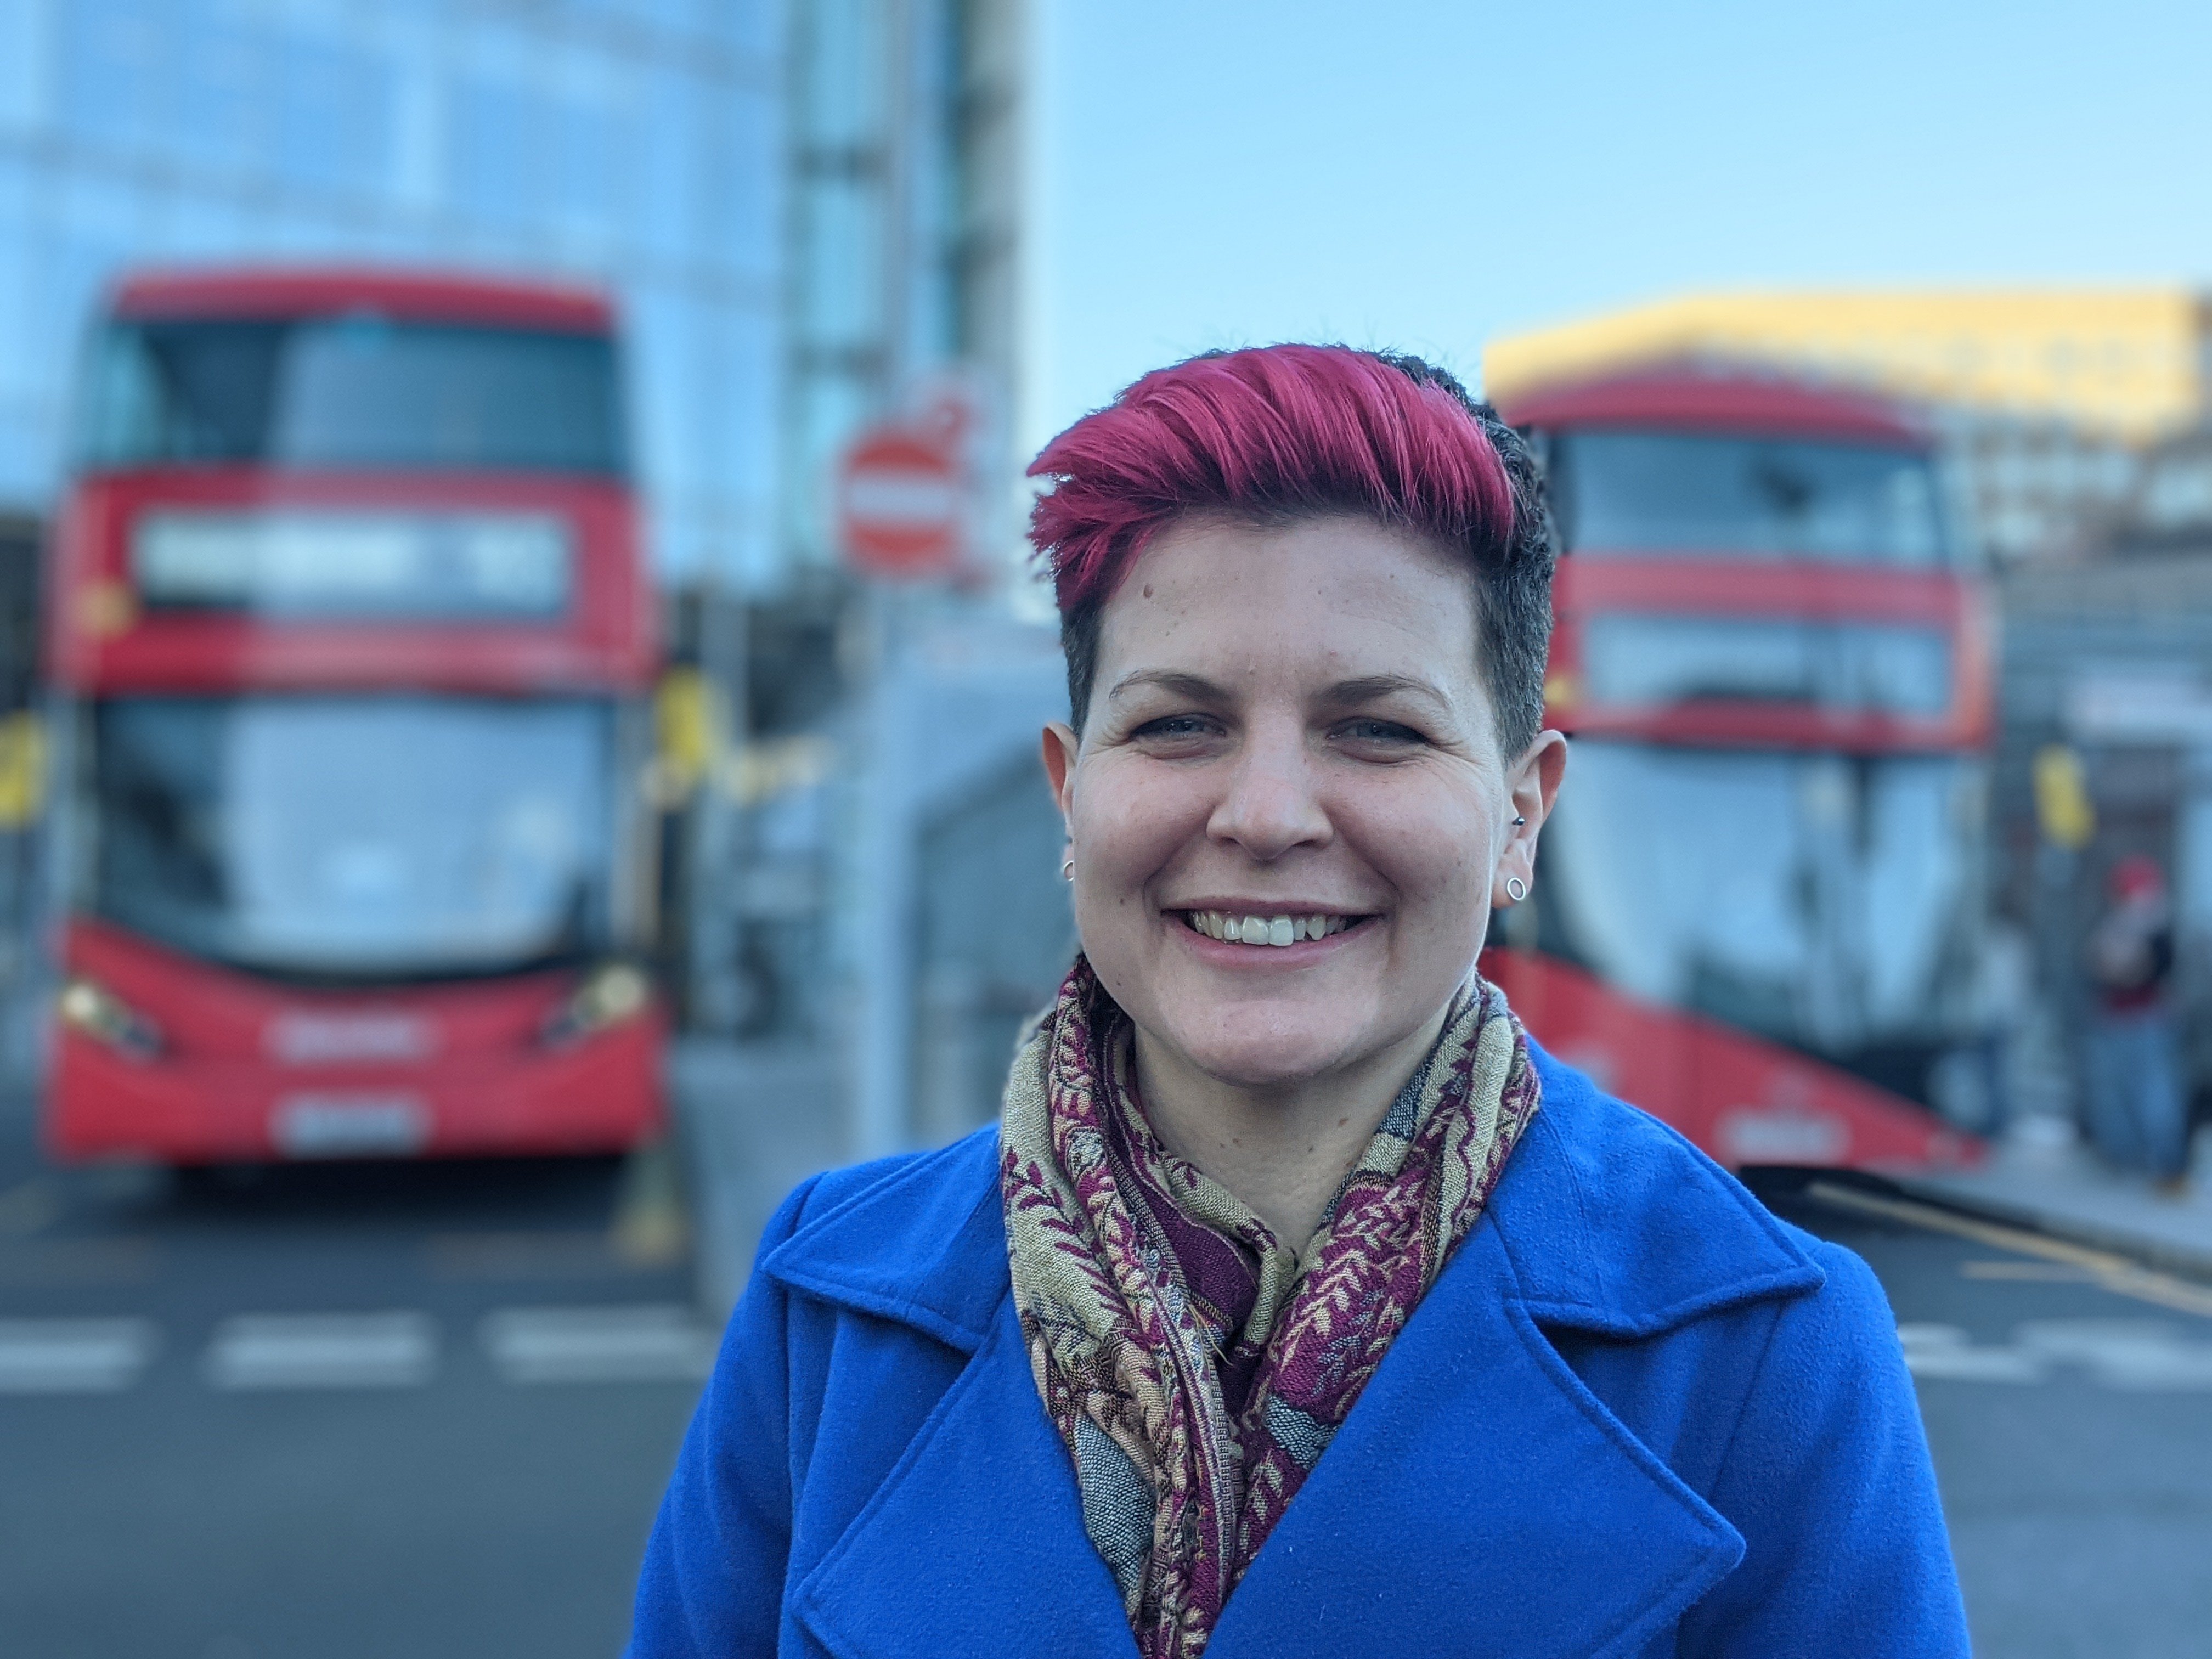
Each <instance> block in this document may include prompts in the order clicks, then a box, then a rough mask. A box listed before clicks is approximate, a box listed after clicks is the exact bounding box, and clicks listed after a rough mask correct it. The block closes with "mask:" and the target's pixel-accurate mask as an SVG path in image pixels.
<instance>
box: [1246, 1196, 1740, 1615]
mask: <svg viewBox="0 0 2212 1659" xmlns="http://www.w3.org/2000/svg"><path fill="white" fill-rule="evenodd" d="M1742 1555H1743V1540H1742V1538H1741V1536H1740V1535H1739V1534H1737V1533H1736V1531H1735V1528H1732V1527H1730V1526H1729V1524H1728V1522H1726V1521H1724V1520H1723V1519H1722V1518H1721V1516H1719V1515H1718V1514H1717V1512H1715V1510H1713V1509H1712V1508H1711V1505H1710V1504H1706V1503H1705V1502H1704V1501H1703V1500H1702V1499H1701V1498H1699V1497H1698V1496H1697V1494H1696V1493H1694V1492H1692V1491H1691V1490H1690V1489H1689V1488H1688V1487H1687V1486H1684V1485H1683V1484H1682V1482H1681V1481H1680V1480H1678V1479H1677V1478H1676V1477H1675V1476H1674V1474H1672V1473H1671V1472H1670V1471H1669V1470H1668V1468H1666V1467H1665V1465H1663V1464H1662V1463H1661V1462H1659V1460H1658V1459H1657V1458H1656V1457H1655V1456H1654V1455H1652V1454H1651V1453H1650V1451H1649V1450H1648V1449H1645V1448H1644V1446H1643V1445H1642V1444H1640V1443H1638V1441H1637V1440H1636V1439H1635V1438H1634V1437H1632V1436H1631V1435H1630V1434H1629V1433H1628V1431H1626V1429H1624V1428H1623V1427H1622V1426H1621V1425H1620V1422H1619V1421H1618V1420H1617V1419H1614V1418H1613V1415H1612V1414H1611V1413H1609V1412H1607V1410H1606V1409H1605V1408H1604V1407H1602V1406H1601V1405H1600V1404H1599V1403H1598V1401H1596V1400H1595V1398H1594V1397H1592V1395H1590V1394H1589V1391H1588V1390H1587V1389H1584V1388H1583V1385H1582V1384H1581V1383H1580V1382H1578V1381H1577V1379H1576V1377H1575V1376H1574V1374H1573V1373H1572V1372H1571V1371H1570V1370H1568V1369H1567V1367H1566V1366H1565V1364H1564V1363H1562V1362H1561V1361H1560V1359H1559V1357H1558V1355H1557V1354H1556V1353H1554V1352H1553V1350H1552V1348H1551V1346H1550V1345H1549V1344H1548V1343H1547V1342H1546V1341H1545V1340H1544V1338H1543V1336H1542V1334H1541V1333H1540V1332H1539V1331H1538V1330H1537V1328H1536V1327H1535V1325H1534V1323H1533V1322H1531V1321H1530V1319H1529V1317H1528V1313H1527V1312H1526V1310H1524V1309H1523V1308H1522V1306H1521V1305H1520V1303H1519V1300H1518V1297H1517V1296H1516V1286H1515V1285H1514V1282H1513V1274H1512V1269H1511V1266H1510V1262H1509V1261H1508V1260H1507V1258H1506V1256H1505V1255H1504V1249H1503V1248H1502V1246H1501V1244H1500V1243H1499V1239H1498V1232H1497V1230H1496V1229H1495V1228H1493V1227H1490V1226H1486V1225H1485V1226H1478V1227H1477V1228H1476V1230H1475V1231H1474V1233H1472V1234H1471V1235H1469V1237H1468V1239H1467V1241H1466V1243H1464V1244H1462V1246H1461V1248H1460V1250H1459V1253H1458V1255H1457V1256H1456V1257H1455V1260H1454V1261H1453V1262H1452V1264H1451V1266H1450V1267H1449V1268H1447V1269H1446V1271H1445V1272H1444V1273H1443V1276H1442V1277H1441V1278H1440V1279H1438V1280H1437V1284H1436V1285H1435V1286H1434V1287H1433V1288H1432V1289H1431V1291H1430V1293H1429V1295H1428V1296H1427V1297H1425V1299H1424V1300H1423V1302H1422V1304H1421V1305H1420V1306H1419V1308H1418V1309H1416V1310H1415V1311H1414V1313H1413V1317H1412V1319H1411V1320H1409V1321H1408V1322H1407V1326H1406V1328H1405V1329H1404V1330H1403V1331H1402V1332H1401V1333H1400V1334H1399V1336H1398V1338H1397V1340H1396V1341H1395V1342H1394V1343H1393V1344H1392V1345H1391V1347H1390V1351H1389V1353H1388V1354H1386V1355H1385V1356H1384V1358H1383V1363H1382V1364H1381V1365H1380V1366H1379V1367H1378V1368H1377V1369H1376V1374H1375V1376H1374V1379H1373V1381H1371V1382H1370V1383H1369V1384H1368V1386H1367V1389H1366V1391H1365V1392H1364V1394H1363V1395H1361V1396H1360V1398H1359V1401H1358V1404H1357V1405H1355V1406H1354V1407H1352V1413H1351V1415H1350V1416H1349V1417H1347V1418H1346V1419H1345V1424H1344V1426H1343V1428H1342V1429H1341V1430H1340V1431H1339V1432H1338V1434H1337V1437H1336V1438H1335V1440H1334V1442H1333V1443H1331V1445H1330V1446H1329V1449H1328V1453H1327V1455H1324V1456H1323V1457H1322V1460H1321V1461H1320V1462H1319V1463H1317V1464H1316V1466H1315V1468H1314V1472H1313V1474H1312V1476H1311V1477H1310V1479H1309V1480H1307V1481H1306V1484H1305V1485H1304V1487H1303V1488H1302V1489H1301V1490H1300V1491H1299V1492H1298V1495H1297V1498H1295V1499H1294V1500H1293V1501H1292V1502H1291V1505H1290V1507H1289V1508H1288V1509H1286V1510H1285V1511H1284V1512H1283V1518H1282V1520H1281V1521H1280V1522H1279V1523H1278V1524H1277V1526H1276V1528H1275V1530H1274V1532H1273V1534H1272V1535H1271V1536H1270V1537H1269V1538H1268V1540H1267V1543H1266V1545H1265V1546H1263V1547H1261V1551H1260V1553H1259V1555H1258V1557H1257V1558H1256V1559H1255V1560H1254V1561H1253V1564H1252V1566H1251V1569H1250V1571H1249V1572H1248V1573H1247V1574H1246V1575H1245V1577H1244V1580H1243V1583H1241V1584H1240V1585H1239V1586H1238V1587H1237V1591H1236V1594H1235V1595H1232V1596H1231V1598H1230V1601H1229V1605H1228V1607H1227V1608H1226V1609H1225V1611H1224V1613H1223V1614H1222V1619H1221V1622H1220V1624H1219V1626H1218V1627H1217V1628H1216V1630H1215V1632H1214V1638H1213V1641H1212V1644H1211V1645H1210V1646H1209V1647H1208V1649H1207V1655H1208V1659H1299V1656H1304V1655H1314V1656H1322V1655H1328V1656H1341V1655H1345V1654H1352V1653H1365V1654H1406V1655H1410V1654H1418V1653H1432V1652H1447V1651H1448V1652H1453V1653H1495V1654H1500V1655H1507V1654H1510V1655H1512V1656H1514V1659H1553V1656H1558V1659H1569V1656H1572V1659H1601V1656H1611V1655H1625V1654H1632V1653H1634V1652H1636V1651H1638V1650H1639V1649H1640V1648H1641V1647H1642V1646H1643V1645H1644V1644H1645V1643H1646V1642H1647V1641H1648V1640H1650V1638H1651V1637H1652V1635H1653V1634H1655V1633H1656V1632H1659V1631H1661V1630H1662V1629H1664V1628H1665V1627H1666V1626H1668V1625H1669V1624H1670V1623H1672V1622H1673V1621H1674V1620H1675V1619H1677V1618H1679V1617H1680V1614H1681V1613H1682V1612H1683V1611H1684V1609H1686V1607H1689V1605H1690V1604H1691V1603H1692V1602H1693V1601H1696V1600H1697V1599H1698V1597H1699V1596H1700V1595H1704V1594H1705V1591H1706V1590H1708V1589H1711V1587H1712V1586H1713V1585H1714V1584H1715V1583H1717V1582H1718V1581H1719V1580H1720V1578H1721V1577H1723V1575H1724V1574H1726V1573H1727V1572H1728V1571H1729V1570H1730V1569H1731V1568H1733V1567H1734V1566H1735V1564H1736V1563H1737V1561H1739V1560H1740V1559H1741V1558H1742Z"/></svg>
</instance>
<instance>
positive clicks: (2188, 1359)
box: [1897, 1319, 2212, 1394]
mask: <svg viewBox="0 0 2212 1659" xmlns="http://www.w3.org/2000/svg"><path fill="white" fill-rule="evenodd" d="M1897 1336H1898V1340H1899V1342H1900V1343H1901V1344H1902V1345H1903V1346H1904V1348H1905V1366H1906V1368H1907V1369H1908V1370H1911V1373H1912V1374H1913V1376H1916V1377H1920V1378H1922V1379H1923V1380H1927V1381H1933V1382H1943V1383H2043V1382H2047V1381H2049V1380H2050V1379H2051V1377H2052V1376H2055V1375H2057V1373H2059V1372H2060V1371H2062V1370H2071V1371H2075V1372H2077V1373H2079V1374H2082V1375H2086V1376H2087V1377H2088V1378H2089V1379H2090V1380H2091V1381H2093V1382H2096V1383H2102V1384H2103V1385H2104V1386H2105V1387H2106V1388H2108V1389H2124V1390H2128V1391H2130V1392H2133V1393H2138V1394H2176V1393H2200V1392H2203V1391H2206V1390H2212V1342H2208V1341H2203V1340H2199V1339H2197V1338H2193V1337H2190V1336H2187V1335H2185V1334H2183V1333H2182V1332H2181V1331H2180V1330H2179V1329H2178V1328H2176V1327H2175V1326H2173V1325H2172V1324H2170V1323H2168V1322H2166V1321H2164V1320H2158V1319H2035V1320H2029V1321H2027V1322H2025V1323H2023V1324H2021V1325H2019V1326H2016V1327H2015V1328H2014V1330H2013V1334H2012V1340H2011V1341H2009V1342H2006V1343H1997V1344H1989V1345H1983V1344H1978V1343H1976V1342H1974V1341H1973V1340H1972V1339H1971V1338H1970V1337H1968V1335H1967V1334H1966V1332H1965V1331H1964V1330H1962V1329H1960V1328H1959V1327H1958V1326H1956V1325H1936V1324H1923V1323H1918V1322H1909V1323H1905V1324H1901V1325H1899V1327H1898V1328H1897Z"/></svg>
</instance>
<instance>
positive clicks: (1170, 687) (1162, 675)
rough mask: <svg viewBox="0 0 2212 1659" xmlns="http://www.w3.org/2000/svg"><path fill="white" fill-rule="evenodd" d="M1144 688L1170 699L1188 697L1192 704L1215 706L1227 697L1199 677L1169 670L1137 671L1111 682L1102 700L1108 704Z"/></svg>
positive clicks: (1140, 669) (1210, 681) (1149, 669)
mask: <svg viewBox="0 0 2212 1659" xmlns="http://www.w3.org/2000/svg"><path fill="white" fill-rule="evenodd" d="M1146 688H1150V689H1152V690H1159V691H1164V692H1166V693H1167V694H1168V695H1169V696H1172V697H1188V698H1190V699H1191V700H1192V701H1193V702H1220V701H1221V700H1222V699H1223V698H1224V697H1225V696H1227V695H1228V694H1227V693H1226V692H1225V691H1224V690H1222V689H1221V688H1220V687H1219V686H1218V685H1216V684H1214V683H1213V682H1212V680H1210V679H1207V678H1206V676H1204V675H1203V674H1186V673H1182V672H1179V671H1176V670H1175V669H1172V668H1139V669H1138V670H1136V671H1134V672H1133V673H1128V674H1124V675H1122V676H1121V678H1120V679H1118V680H1116V681H1115V682H1114V689H1113V690H1111V691H1109V692H1108V693H1107V694H1106V700H1107V701H1108V702H1112V701H1113V700H1114V699H1115V698H1116V697H1118V696H1121V694H1122V693H1123V692H1124V691H1138V690H1145V689H1146Z"/></svg>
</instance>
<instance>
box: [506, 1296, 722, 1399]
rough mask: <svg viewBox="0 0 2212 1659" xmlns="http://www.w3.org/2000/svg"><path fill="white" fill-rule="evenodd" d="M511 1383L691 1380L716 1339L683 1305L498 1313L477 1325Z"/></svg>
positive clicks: (707, 1363) (704, 1367) (703, 1367)
mask: <svg viewBox="0 0 2212 1659" xmlns="http://www.w3.org/2000/svg"><path fill="white" fill-rule="evenodd" d="M477 1335H478V1337H479V1339H480V1340H482V1341H483V1347H484V1352H485V1353H486V1354H488V1355H489V1357H490V1358H491V1362H492V1364H493V1365H494V1366H495V1367H496V1368H497V1369H498V1370H499V1373H500V1375H501V1376H503V1377H505V1378H506V1379H507V1381H508V1382H510V1383H696V1382H697V1381H698V1380H699V1379H700V1378H702V1377H703V1376H706V1375H707V1373H708V1372H709V1371H711V1370H714V1348H715V1345H716V1341H717V1337H716V1334H715V1333H714V1331H713V1330H711V1329H710V1328H708V1327H706V1326H703V1325H702V1324H700V1323H699V1322H697V1321H696V1319H694V1318H693V1317H692V1315H691V1310H690V1309H688V1308H684V1307H678V1306H675V1305H672V1304H641V1305H637V1306H631V1307H614V1308H502V1309H501V1310H499V1311H498V1312H496V1313H493V1314H489V1315H487V1316H485V1318H484V1321H483V1324H482V1325H481V1326H479V1327H478V1328H477Z"/></svg>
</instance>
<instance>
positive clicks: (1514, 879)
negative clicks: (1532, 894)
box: [1505, 876, 1528, 904]
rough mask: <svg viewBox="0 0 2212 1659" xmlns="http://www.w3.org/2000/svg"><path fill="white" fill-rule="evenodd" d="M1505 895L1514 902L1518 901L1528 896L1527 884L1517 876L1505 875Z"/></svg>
mask: <svg viewBox="0 0 2212 1659" xmlns="http://www.w3.org/2000/svg"><path fill="white" fill-rule="evenodd" d="M1505 896H1506V897H1508V898H1510V899H1511V900H1512V901H1513V902H1515V903H1516V904H1518V903H1520V902H1521V901H1522V899H1524V898H1527V897H1528V883H1527V882H1525V881H1523V880H1522V879H1521V878H1520V877H1518V876H1508V877H1506V878H1505Z"/></svg>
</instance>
